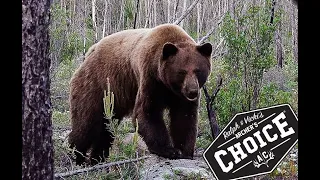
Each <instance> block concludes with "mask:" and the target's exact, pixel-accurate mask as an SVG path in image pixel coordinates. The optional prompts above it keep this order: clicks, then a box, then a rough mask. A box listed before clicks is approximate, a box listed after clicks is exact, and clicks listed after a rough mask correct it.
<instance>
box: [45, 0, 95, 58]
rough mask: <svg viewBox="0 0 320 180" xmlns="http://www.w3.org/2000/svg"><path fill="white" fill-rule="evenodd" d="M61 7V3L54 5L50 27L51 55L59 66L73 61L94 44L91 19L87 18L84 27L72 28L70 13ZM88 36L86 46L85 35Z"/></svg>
mask: <svg viewBox="0 0 320 180" xmlns="http://www.w3.org/2000/svg"><path fill="white" fill-rule="evenodd" d="M69 12H70V11H67V10H65V9H64V8H63V7H61V6H60V3H53V4H52V6H51V18H52V21H51V22H52V23H51V24H50V27H49V33H50V53H51V55H52V59H53V60H54V61H57V62H58V64H59V63H60V62H64V61H69V62H70V61H73V60H74V59H75V58H77V57H78V56H79V53H81V52H83V49H85V50H86V51H87V50H88V48H89V47H90V46H91V45H92V44H93V43H94V41H93V40H94V38H93V37H94V29H93V26H92V22H91V19H90V17H86V19H85V22H84V23H83V26H84V27H81V28H75V27H73V26H72V21H74V20H75V19H73V18H72V17H71V15H70V13H69ZM84 32H85V36H86V46H85V47H83V45H84V42H83V41H84V40H83V34H84Z"/></svg>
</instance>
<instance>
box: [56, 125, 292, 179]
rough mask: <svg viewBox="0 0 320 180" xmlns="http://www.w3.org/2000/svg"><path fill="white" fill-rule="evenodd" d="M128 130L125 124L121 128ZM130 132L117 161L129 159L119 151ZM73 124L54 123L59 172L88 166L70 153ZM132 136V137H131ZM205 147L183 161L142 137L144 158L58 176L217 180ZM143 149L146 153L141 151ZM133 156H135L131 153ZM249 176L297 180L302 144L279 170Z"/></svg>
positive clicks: (287, 156) (141, 145)
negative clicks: (159, 152)
mask: <svg viewBox="0 0 320 180" xmlns="http://www.w3.org/2000/svg"><path fill="white" fill-rule="evenodd" d="M120 128H122V129H125V128H124V126H122V127H120ZM126 128H127V130H126V133H127V134H126V135H125V136H123V138H122V141H121V143H120V144H119V143H118V146H121V147H117V148H116V149H117V150H115V151H114V152H113V153H114V154H113V155H112V157H113V161H117V160H118V161H119V160H125V159H129V158H128V157H129V155H128V154H126V155H124V154H120V152H119V151H128V149H130V148H131V147H130V146H126V144H127V143H128V141H130V140H131V139H132V137H133V136H132V135H133V134H134V133H133V132H130V130H128V129H130V128H128V127H126ZM70 130H71V129H70V126H69V125H68V123H66V122H63V123H61V122H60V123H59V124H58V125H57V124H55V123H54V129H53V142H54V148H55V156H54V157H55V159H54V164H55V173H56V174H57V173H64V172H68V171H74V170H77V169H81V168H84V167H80V166H77V165H75V163H74V161H73V160H72V158H70V155H69V154H68V152H70V149H69V148H68V143H67V136H68V133H69V132H70ZM130 135H131V136H130ZM204 150H205V149H203V148H196V153H195V154H196V155H195V158H194V159H193V160H188V159H181V160H168V159H165V158H161V157H158V156H156V155H153V154H149V153H148V150H147V148H146V146H145V144H144V142H143V141H142V140H141V139H140V140H139V142H138V146H137V149H136V150H134V152H131V153H132V154H133V155H134V153H135V152H137V151H139V154H137V155H134V156H139V157H142V156H146V155H147V156H150V157H149V158H147V159H144V160H143V161H139V162H134V163H129V164H124V165H118V166H115V167H112V168H108V169H106V168H105V169H96V170H94V171H90V172H84V173H80V174H77V175H73V176H69V177H63V178H57V179H68V180H73V179H88V180H94V179H101V180H102V179H143V180H144V179H146V180H147V179H157V180H166V179H190V180H191V179H201V180H205V179H207V180H211V179H212V180H213V179H215V178H214V176H213V173H212V172H211V171H210V168H209V166H208V165H207V164H206V162H205V160H204V159H203V157H202V153H203V152H204ZM142 151H143V154H142V153H141V152H142ZM130 157H131V156H130ZM247 179H255V180H256V179H262V180H280V179H281V180H284V179H285V180H295V179H298V144H296V145H295V146H294V148H293V149H291V151H290V152H289V153H288V154H287V155H286V157H285V158H284V159H283V160H282V161H281V162H280V164H279V165H278V166H277V167H276V168H275V170H274V171H273V172H272V173H270V174H267V175H261V176H256V177H252V178H247Z"/></svg>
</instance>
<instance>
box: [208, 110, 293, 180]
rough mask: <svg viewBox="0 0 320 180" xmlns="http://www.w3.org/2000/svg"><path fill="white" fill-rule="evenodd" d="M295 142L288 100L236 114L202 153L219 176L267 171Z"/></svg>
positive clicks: (221, 177) (246, 175) (258, 173)
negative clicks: (286, 102)
mask: <svg viewBox="0 0 320 180" xmlns="http://www.w3.org/2000/svg"><path fill="white" fill-rule="evenodd" d="M297 142H298V118H297V117H296V115H295V114H294V112H293V110H292V108H291V107H290V105H288V104H282V105H277V106H272V107H268V108H262V109H256V110H253V111H248V112H243V113H238V114H236V115H235V116H234V117H233V118H232V120H231V121H230V122H229V123H228V125H227V126H226V127H225V128H224V129H223V130H222V131H221V133H220V134H219V135H218V137H217V138H216V139H215V140H214V141H213V142H212V144H211V145H210V146H209V147H208V149H207V150H206V151H205V152H204V154H203V156H204V159H205V160H206V162H207V164H208V165H209V167H210V168H211V170H212V172H213V174H214V175H215V176H216V178H217V179H219V180H226V179H230V180H231V179H240V178H247V177H252V176H257V175H262V174H267V173H271V172H272V171H273V170H274V169H275V168H276V167H277V165H278V164H279V163H280V162H281V160H282V159H283V158H284V157H285V156H286V155H287V154H288V152H289V151H290V150H291V148H292V147H293V146H294V145H295V144H296V143H297Z"/></svg>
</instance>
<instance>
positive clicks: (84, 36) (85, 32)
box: [82, 1, 87, 56]
mask: <svg viewBox="0 0 320 180" xmlns="http://www.w3.org/2000/svg"><path fill="white" fill-rule="evenodd" d="M83 2H84V8H83V9H84V13H83V19H82V24H83V25H82V28H83V30H82V32H83V35H82V36H83V52H82V54H83V56H84V55H85V54H86V39H87V35H86V34H87V31H86V23H85V22H86V16H87V13H86V8H87V7H86V1H83Z"/></svg>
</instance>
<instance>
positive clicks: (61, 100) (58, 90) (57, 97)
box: [50, 61, 77, 112]
mask: <svg viewBox="0 0 320 180" xmlns="http://www.w3.org/2000/svg"><path fill="white" fill-rule="evenodd" d="M76 68H77V65H76V63H75V61H63V62H61V63H60V64H59V66H58V67H57V69H56V70H55V71H54V72H53V73H52V74H50V75H51V86H50V91H51V102H52V107H53V109H54V110H57V111H60V112H65V111H68V110H69V103H68V96H69V85H70V79H71V77H72V75H73V73H74V71H75V69H76Z"/></svg>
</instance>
